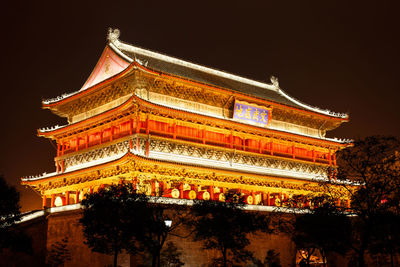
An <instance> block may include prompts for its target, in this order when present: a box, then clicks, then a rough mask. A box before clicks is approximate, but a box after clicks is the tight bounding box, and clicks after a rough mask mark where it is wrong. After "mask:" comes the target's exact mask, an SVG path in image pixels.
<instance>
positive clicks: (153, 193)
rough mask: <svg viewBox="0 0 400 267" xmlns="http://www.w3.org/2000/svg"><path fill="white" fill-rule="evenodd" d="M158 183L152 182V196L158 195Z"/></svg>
mask: <svg viewBox="0 0 400 267" xmlns="http://www.w3.org/2000/svg"><path fill="white" fill-rule="evenodd" d="M155 193H156V182H155V181H151V195H152V196H155V195H156V194H155Z"/></svg>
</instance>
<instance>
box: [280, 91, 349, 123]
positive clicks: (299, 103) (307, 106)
mask: <svg viewBox="0 0 400 267" xmlns="http://www.w3.org/2000/svg"><path fill="white" fill-rule="evenodd" d="M278 93H279V94H281V95H283V96H284V97H286V98H287V99H289V100H290V101H293V102H294V103H296V104H297V105H299V106H301V107H303V108H306V109H310V110H313V111H315V112H318V113H323V114H326V115H329V116H333V117H339V118H344V119H345V118H348V117H349V115H348V114H346V113H337V112H333V111H330V110H327V109H326V110H323V109H320V108H316V107H312V106H310V105H307V104H304V103H302V102H300V101H299V100H297V99H295V98H293V97H291V96H289V95H288V94H286V93H285V92H284V91H283V90H282V89H281V88H279V90H278Z"/></svg>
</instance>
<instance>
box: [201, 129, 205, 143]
mask: <svg viewBox="0 0 400 267" xmlns="http://www.w3.org/2000/svg"><path fill="white" fill-rule="evenodd" d="M202 138H203V144H205V143H206V129H205V128H204V129H203V133H202Z"/></svg>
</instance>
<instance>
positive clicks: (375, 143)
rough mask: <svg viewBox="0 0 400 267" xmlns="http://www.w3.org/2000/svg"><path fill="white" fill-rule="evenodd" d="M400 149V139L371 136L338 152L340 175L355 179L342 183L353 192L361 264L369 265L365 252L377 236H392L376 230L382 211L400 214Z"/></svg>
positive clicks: (354, 243)
mask: <svg viewBox="0 0 400 267" xmlns="http://www.w3.org/2000/svg"><path fill="white" fill-rule="evenodd" d="M399 151H400V142H399V140H398V139H397V138H395V137H390V136H389V137H386V136H370V137H367V138H365V139H360V140H356V141H355V142H354V146H353V147H349V148H346V149H344V150H342V151H340V152H339V153H338V164H339V172H338V178H339V179H340V180H345V181H352V182H353V184H352V185H349V184H346V183H343V184H342V186H343V187H344V188H346V189H347V190H348V192H349V193H350V195H351V207H350V208H349V212H351V213H353V214H354V215H357V216H355V217H354V218H352V221H353V231H352V233H353V235H352V237H353V240H352V249H353V251H354V252H355V253H356V255H357V261H358V265H359V266H365V259H364V257H365V253H366V252H367V251H368V250H369V249H370V248H371V246H372V245H373V243H372V242H373V241H374V239H375V240H377V239H385V238H388V233H387V232H386V233H385V231H375V230H377V229H379V227H378V226H379V224H380V223H381V222H380V218H381V216H382V214H399V209H400V205H399V203H400V202H399V196H400V160H399ZM355 184H356V185H357V187H356V188H355V187H354V185H355ZM379 235H381V236H380V237H379V238H377V236H379ZM374 236H375V238H373V237H374Z"/></svg>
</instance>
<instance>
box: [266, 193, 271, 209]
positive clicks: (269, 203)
mask: <svg viewBox="0 0 400 267" xmlns="http://www.w3.org/2000/svg"><path fill="white" fill-rule="evenodd" d="M267 206H271V199H270V195H269V192H267Z"/></svg>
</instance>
